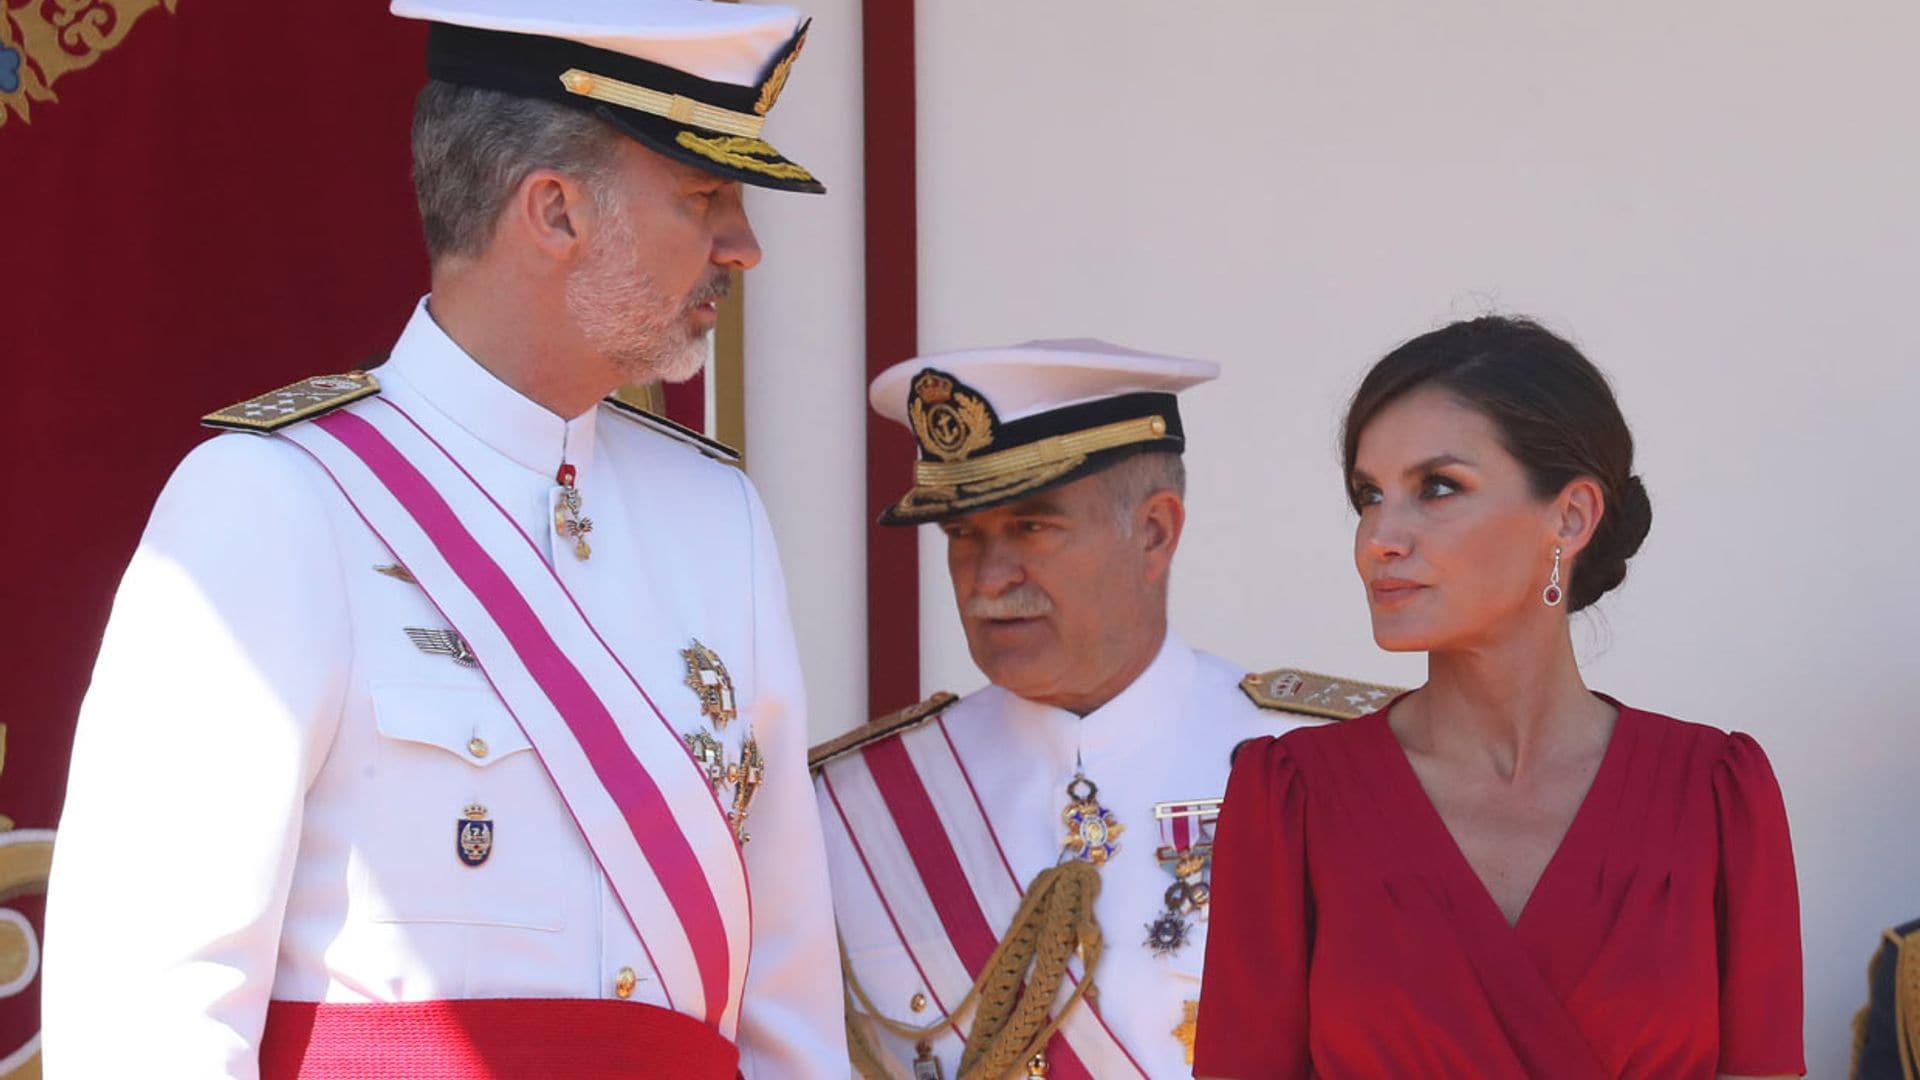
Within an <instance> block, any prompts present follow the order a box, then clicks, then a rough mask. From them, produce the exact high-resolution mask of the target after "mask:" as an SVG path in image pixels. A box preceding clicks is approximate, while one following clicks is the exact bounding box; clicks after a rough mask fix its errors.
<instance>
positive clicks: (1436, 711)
mask: <svg viewBox="0 0 1920 1080" xmlns="http://www.w3.org/2000/svg"><path fill="white" fill-rule="evenodd" d="M1525 629H1526V630H1527V631H1529V632H1526V633H1515V634H1512V635H1509V636H1507V637H1506V638H1503V639H1500V640H1496V641H1491V642H1486V643H1483V644H1480V645H1477V646H1474V647H1471V648H1463V649H1458V650H1444V651H1435V652H1432V653H1429V654H1428V656H1427V683H1426V685H1425V686H1423V687H1421V688H1420V690H1418V691H1417V692H1415V693H1414V694H1412V695H1409V696H1408V697H1407V698H1405V699H1403V700H1402V701H1401V703H1400V705H1398V706H1396V707H1395V708H1394V710H1393V716H1392V723H1393V728H1394V734H1395V735H1396V736H1397V737H1398V738H1399V739H1400V742H1401V744H1402V745H1403V746H1405V747H1407V749H1409V750H1411V751H1414V752H1416V753H1423V754H1432V755H1435V756H1437V757H1441V758H1446V759H1451V760H1456V761H1459V762H1461V763H1463V764H1467V765H1469V766H1478V767H1490V768H1492V769H1493V770H1494V771H1495V772H1496V773H1497V774H1499V775H1500V776H1501V777H1502V778H1503V779H1508V780H1511V779H1514V778H1516V777H1519V776H1521V775H1523V774H1526V773H1528V772H1530V771H1531V770H1532V769H1533V768H1535V767H1537V765H1539V764H1540V763H1543V762H1546V761H1551V760H1553V759H1555V758H1558V757H1560V756H1561V755H1562V754H1564V753H1568V752H1572V753H1586V752H1590V751H1592V750H1593V749H1595V748H1596V746H1598V747H1601V748H1604V746H1605V745H1606V741H1607V738H1608V736H1610V735H1611V734H1612V730H1613V724H1612V720H1613V716H1614V712H1615V710H1614V708H1613V707H1612V706H1611V705H1608V704H1607V703H1606V702H1604V701H1602V700H1600V699H1599V698H1596V697H1594V696H1593V694H1592V692H1591V691H1589V690H1588V689H1587V686H1586V683H1585V682H1584V681H1583V680H1582V679H1581V678H1580V665H1579V664H1578V662H1576V661H1575V659H1574V655H1573V635H1572V633H1571V632H1570V631H1569V629H1568V628H1567V624H1566V622H1565V621H1564V620H1561V619H1557V618H1556V619H1554V620H1553V625H1552V626H1551V627H1549V628H1547V629H1545V631H1544V632H1543V630H1542V628H1541V627H1538V626H1535V627H1527V628H1525Z"/></svg>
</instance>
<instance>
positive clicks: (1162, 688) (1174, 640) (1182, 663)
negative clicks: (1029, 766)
mask: <svg viewBox="0 0 1920 1080" xmlns="http://www.w3.org/2000/svg"><path fill="white" fill-rule="evenodd" d="M1198 662H1199V661H1198V660H1197V659H1196V658H1195V655H1194V651H1193V649H1192V647H1191V646H1189V645H1188V644H1187V643H1186V642H1185V641H1183V640H1181V638H1180V635H1178V634H1176V633H1174V632H1173V631H1172V630H1171V629H1169V630H1168V631H1167V636H1166V638H1165V639H1164V640H1163V641H1161V643H1160V651H1159V652H1158V653H1156V654H1155V655H1154V658H1153V662H1152V663H1150V664H1148V665H1147V667H1146V670H1145V671H1142V672H1141V673H1140V675H1139V676H1138V677H1137V678H1135V679H1134V680H1133V681H1132V682H1131V683H1128V684H1127V687H1126V689H1124V690H1122V691H1120V693H1118V694H1116V695H1115V696H1114V698H1113V700H1112V701H1109V702H1107V703H1106V704H1105V705H1102V706H1100V707H1099V708H1098V709H1095V710H1094V711H1092V712H1090V713H1088V714H1087V715H1085V716H1076V715H1075V714H1073V713H1071V712H1069V711H1067V710H1066V709H1060V708H1055V707H1054V706H1051V705H1042V704H1040V703H1039V702H1036V701H1028V700H1027V699H1025V698H1022V697H1016V696H1014V695H1013V694H1008V695H1007V701H1008V706H1009V708H1008V711H1009V712H1010V713H1012V714H1013V715H1012V716H1011V717H1009V719H1010V720H1011V721H1012V725H1011V726H1012V727H1013V728H1014V729H1016V730H1021V731H1028V732H1035V733H1038V732H1041V731H1045V732H1048V733H1050V735H1051V738H1049V740H1048V741H1049V742H1057V743H1060V744H1064V745H1065V746H1068V747H1077V748H1078V750H1079V752H1080V753H1081V754H1082V755H1083V756H1085V757H1088V758H1094V757H1100V756H1103V755H1104V754H1106V753H1115V752H1118V753H1125V752H1128V751H1130V750H1131V749H1133V748H1134V747H1136V746H1138V745H1139V740H1140V738H1141V733H1140V731H1139V729H1140V727H1141V725H1142V724H1143V723H1144V724H1146V725H1148V726H1150V727H1152V728H1155V729H1160V728H1171V727H1173V726H1174V725H1177V724H1178V723H1179V722H1180V720H1181V718H1182V717H1183V716H1185V715H1186V710H1187V708H1188V707H1189V706H1190V705H1191V704H1192V703H1191V701H1189V700H1188V699H1189V697H1190V696H1191V687H1192V683H1193V675H1194V668H1195V666H1196V665H1197V664H1198ZM1091 767H1092V766H1091V764H1089V768H1091Z"/></svg>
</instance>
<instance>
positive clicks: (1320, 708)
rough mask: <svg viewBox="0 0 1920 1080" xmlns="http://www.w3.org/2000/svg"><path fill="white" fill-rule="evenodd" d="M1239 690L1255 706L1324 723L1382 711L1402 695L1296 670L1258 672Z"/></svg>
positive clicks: (1394, 688)
mask: <svg viewBox="0 0 1920 1080" xmlns="http://www.w3.org/2000/svg"><path fill="white" fill-rule="evenodd" d="M1240 689H1241V691H1242V692H1244V693H1245V694H1246V695H1247V697H1248V698H1249V699H1250V700H1251V701H1252V702H1253V703H1254V704H1255V705H1258V706H1260V707H1261V708H1263V709H1272V710H1274V711H1276V712H1290V713H1300V714H1301V715H1304V716H1318V717H1321V718H1323V719H1327V720H1351V719H1353V718H1354V717H1356V716H1365V715H1367V714H1368V713H1370V712H1373V711H1374V710H1376V709H1381V708H1385V707H1386V704H1387V703H1388V702H1389V701H1392V700H1393V699H1394V698H1396V697H1398V696H1399V695H1401V694H1404V693H1406V691H1405V690H1403V689H1401V688H1400V687H1397V686H1384V685H1382V684H1380V683H1370V682H1361V681H1359V680H1358V679H1348V678H1343V677H1341V676H1338V675H1321V674H1319V673H1318V672H1313V671H1302V670H1300V669H1299V668H1274V669H1273V670H1272V671H1258V672H1254V673H1253V674H1250V675H1248V676H1247V677H1246V678H1244V679H1241V680H1240Z"/></svg>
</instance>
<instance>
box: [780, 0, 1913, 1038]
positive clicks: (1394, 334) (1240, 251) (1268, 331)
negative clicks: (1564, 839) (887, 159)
mask: <svg viewBox="0 0 1920 1080" xmlns="http://www.w3.org/2000/svg"><path fill="white" fill-rule="evenodd" d="M919 19H920V25H919V34H920V39H919V43H918V58H919V64H920V78H921V84H920V100H919V105H920V109H921V113H920V123H921V148H920V172H919V176H920V193H921V236H922V245H923V246H922V259H921V266H920V273H921V279H920V280H921V312H922V326H921V341H922V345H923V347H924V348H926V349H929V350H933V349H944V348H954V347H960V346H965V345H974V344H982V343H994V342H1005V341H1014V340H1020V339H1024V338H1029V337H1038V336H1066V335H1079V334H1092V335H1096V336H1100V337H1106V338H1109V339H1112V340H1117V341H1120V342H1123V343H1126V344H1130V345H1135V346H1139V347H1143V348H1152V349H1161V350H1166V351H1169V352H1174V353H1179V354H1186V355H1194V356H1202V357H1207V358H1211V359H1214V360H1218V361H1220V362H1221V363H1222V364H1223V365H1225V367H1226V375H1225V377H1224V378H1223V380H1222V381H1221V382H1220V383H1218V384H1215V385H1213V386H1210V387H1206V388H1202V389H1201V390H1198V391H1196V392H1194V393H1192V394H1190V395H1188V399H1187V401H1186V403H1185V405H1184V408H1185V409H1186V410H1187V418H1188V429H1189V431H1190V433H1191V441H1192V450H1191V453H1190V457H1189V465H1190V468H1191V471H1192V498H1191V509H1192V520H1191V526H1190V529H1191V531H1190V532H1189V534H1188V538H1187V541H1186V550H1185V551H1184V552H1183V556H1182V560H1181V566H1182V569H1181V571H1180V572H1179V575H1178V577H1177V578H1176V582H1177V584H1176V594H1177V595H1176V602H1175V609H1176V621H1177V624H1178V625H1179V626H1180V627H1181V628H1182V629H1183V631H1184V632H1185V633H1186V634H1187V636H1188V637H1189V638H1190V639H1192V640H1193V641H1194V642H1195V643H1196V644H1199V645H1201V646H1202V647H1207V648H1211V649H1213V650H1215V651H1218V652H1221V653H1223V654H1225V655H1227V656H1229V657H1232V658H1234V659H1236V660H1239V661H1241V662H1243V663H1246V664H1249V665H1253V666H1259V667H1268V666H1277V665H1280V664H1297V665H1302V666H1309V667H1315V668H1319V669H1322V670H1328V671H1335V672H1345V673H1349V674H1353V675H1358V676H1365V677H1370V678H1375V679H1381V680H1389V681H1397V682H1402V683H1413V682H1417V681H1418V680H1419V679H1420V677H1421V667H1420V665H1419V662H1418V661H1417V659H1415V658H1411V657H1406V656H1388V655H1385V654H1382V653H1380V652H1378V651H1377V650H1376V649H1375V648H1374V646H1373V645H1372V643H1371V640H1370V637H1369V635H1368V630H1367V620H1366V613H1365V610H1364V607H1363V602H1362V598H1361V594H1360V591H1359V589H1358V587H1357V586H1356V584H1355V581H1354V577H1353V572H1352V569H1351V564H1350V562H1349V558H1348V550H1349V545H1350V542H1351V528H1352V522H1351V518H1350V517H1349V515H1348V513H1347V511H1346V510H1345V507H1344V502H1343V500H1342V497H1341V485H1340V480H1339V476H1338V470H1337V463H1336V453H1335V448H1334V438H1335V425H1336V421H1337V417H1338V413H1339V410H1340V408H1341V405H1342V403H1343V401H1344V398H1345V396H1346V395H1347V393H1348V392H1349V391H1350V390H1351V389H1352V386H1353V385H1354V383H1355V382H1356V380H1357V379H1358V377H1359V375H1360V374H1361V372H1362V371H1363V370H1364V368H1365V367H1366V365H1368V364H1369V363H1370V362H1371V361H1372V360H1374V359H1376V358H1377V357H1378V356H1379V355H1380V354H1381V353H1382V352H1384V351H1385V350H1386V349H1387V348H1389V347H1391V346H1392V345H1393V344H1395V343H1396V342H1398V341H1400V340H1402V339H1404V338H1406V337H1409V336H1411V335H1413V334H1415V333H1418V332H1421V331H1424V330H1426V329H1429V328H1432V327H1434V326H1436V325H1438V324H1439V323H1441V322H1444V321H1446V320H1448V319H1450V318H1453V317H1456V316H1463V315H1472V314H1475V313H1478V312H1481V311H1483V310H1486V309H1495V310H1501V311H1518V312H1525V313H1531V314H1534V315H1537V316H1539V317H1541V318H1543V319H1544V320H1546V321H1547V322H1548V323H1549V324H1550V325H1552V326H1555V327H1557V328H1559V329H1561V330H1563V331H1565V332H1567V333H1570V334H1571V335H1572V336H1573V337H1574V338H1575V340H1576V341H1577V342H1579V343H1580V344H1581V345H1582V346H1583V347H1584V348H1585V349H1586V350H1587V351H1588V352H1589V354H1590V355H1591V356H1592V357H1593V358H1594V359H1595V360H1596V361H1597V362H1598V363H1599V364H1601V365H1602V366H1603V367H1604V368H1605V369H1606V370H1608V371H1609V372H1610V373H1611V374H1612V375H1613V377H1614V379H1615V381H1616V383H1617V385H1618V390H1619V393H1620V397H1621V400H1622V402H1623V404H1624V406H1625V408H1626V410H1627V413H1628V417H1629V419H1630V421H1631V422H1632V423H1633V425H1634V428H1635V431H1636V433H1637V434H1638V436H1639V439H1640V444H1641V458H1640V468H1641V471H1642V472H1643V474H1644V475H1645V477H1646V480H1647V484H1648V486H1649V488H1650V489H1651V491H1652V493H1653V498H1654V503H1655V508H1656V510H1655V516H1654V527H1653V532H1652V535H1651V537H1650V539H1649V541H1648V543H1647V546H1646V548H1645V550H1644V552H1643V553H1642V555H1641V557H1640V558H1638V559H1637V560H1635V562H1634V563H1633V567H1632V572H1631V575H1630V577H1629V580H1628V584H1627V585H1626V587H1625V588H1624V589H1623V590H1622V591H1620V592H1618V593H1616V594H1615V595H1614V596H1613V597H1611V598H1609V599H1608V600H1607V601H1606V602H1604V603H1603V605H1602V608H1603V609H1604V613H1603V616H1602V617H1601V620H1599V621H1595V620H1587V621H1588V623H1589V626H1588V628H1587V629H1583V630H1582V631H1581V632H1580V634H1579V639H1580V640H1582V641H1583V642H1584V643H1585V647H1584V648H1583V654H1584V656H1585V658H1586V659H1587V661H1588V662H1587V673H1588V676H1589V680H1590V681H1591V682H1592V683H1593V684H1594V685H1595V686H1597V687H1599V688H1602V689H1606V690H1610V691H1612V692H1614V693H1616V694H1618V695H1619V696H1621V697H1623V698H1625V699H1626V700H1628V701H1630V702H1633V703H1635V704H1639V705H1642V706H1645V707H1649V708H1654V709H1658V710H1662V711H1667V712H1671V713H1674V714H1677V715H1679V716H1682V717H1685V718H1689V719H1693V720H1699V721H1704V722H1707V723H1712V724H1716V725H1720V726H1724V727H1732V728H1740V729H1745V730H1747V731H1751V732H1753V733H1754V734H1755V735H1756V736H1758V737H1759V739H1760V740H1761V742H1762V743H1763V744H1764V745H1765V746H1766V748H1767V749H1768V750H1769V752H1770V753H1771V754H1772V756H1773V759H1774V762H1775V765H1776V768H1777V770H1778V772H1779V775H1780V779H1781V783H1782V786H1783V787H1784V789H1785V792H1786V797H1787V801H1788V805H1789V808H1790V811H1791V814H1792V819H1793V826H1794V832H1795V840H1796V847H1797V852H1798V857H1799V870H1800V877H1801V883H1802V884H1801V887H1802V894H1803V897H1804V915H1803V918H1804V925H1805V945H1806V951H1807V958H1808V965H1807V977H1808V978H1807V991H1808V1011H1807V1030H1808V1037H1809V1043H1808V1049H1809V1054H1810V1060H1809V1067H1810V1068H1811V1069H1812V1071H1813V1075H1816V1076H1838V1075H1843V1070H1844V1068H1845V1064H1844V1063H1845V1059H1846V1054H1847V1047H1848V1027H1847V1024H1848V1018H1849V1016H1850V1014H1851V1011H1852V1010H1853V1009H1854V1008H1855V1007H1856V1006H1857V1005H1858V1004H1859V1003H1860V1001H1861V1000H1862V998H1863V996H1864V980H1863V977H1862V972H1863V970H1864V965H1865V963H1866V959H1867V956H1868V953H1869V951H1870V950H1871V949H1872V947H1873V945H1874V940H1875V936H1876V934H1877V932H1878V930H1879V929H1880V928H1881V927H1883V926H1885V925H1888V924H1891V923H1893V922H1895V921H1896V920H1899V919H1902V918H1904V917H1910V916H1913V915H1916V914H1920V843H1916V842H1915V841H1914V840H1913V839H1912V830H1913V827H1914V824H1915V823H1916V822H1920V784H1916V783H1914V782H1913V780H1912V777H1913V776H1914V775H1915V773H1914V770H1915V768H1916V764H1917V763H1920V722H1917V721H1916V718H1915V716H1914V715H1913V714H1914V713H1916V712H1920V706H1917V705H1916V703H1915V698H1916V694H1917V693H1920V674H1917V673H1916V671H1915V668H1916V665H1915V664H1914V663H1913V662H1912V661H1911V660H1910V659H1909V657H1910V655H1911V653H1912V649H1913V646H1912V644H1911V642H1912V638H1911V636H1910V628H1911V625H1912V621H1913V620H1912V617H1911V614H1910V612H1911V610H1912V607H1913V604H1914V602H1915V600H1916V599H1917V598H1920V555H1916V553H1915V537H1916V535H1920V502H1916V500H1915V499H1914V497H1913V496H1912V494H1911V490H1912V488H1913V485H1914V477H1913V470H1914V469H1915V468H1916V467H1917V466H1920V455H1916V453H1915V450H1914V443H1913V437H1912V433H1913V431H1914V429H1915V427H1916V425H1915V422H1914V409H1915V407H1916V405H1917V404H1920V332H1916V330H1915V328H1914V325H1915V324H1914V323H1913V321H1912V319H1911V318H1910V316H1909V314H1908V313H1909V312H1910V311H1911V307H1910V305H1911V304H1912V303H1913V302H1914V298H1915V297H1916V295H1920V288H1916V286H1920V269H1916V251H1920V139H1916V137H1915V133H1916V130H1920V66H1916V65H1915V63H1914V62H1913V57H1914V56H1915V55H1916V54H1917V53H1920V9H1916V8H1915V7H1914V6H1913V5H1911V4H1910V3H1906V2H1903V0H1874V2H1864V0H1860V2H1856V0H1839V2H1835V3H1828V4H1820V5H1806V4H1795V3H1787V2H1785V0H1759V2H1753V0H1748V2H1740V3H1733V2H1725V0H1700V2H1694V3H1686V4H1672V3H1656V2H1653V0H1627V2H1624V3H1618V4H1594V3H1577V4H1576V3H1571V2H1567V0H1549V2H1542V0H1526V2H1522V0H1508V2H1504V3H1496V2H1485V0H1483V2H1458V3H1452V4H1444V5H1442V4H1426V3H1414V2H1410V0H1408V2H1394V3H1386V2H1381V0H1314V2H1311V3H1307V2H1294V3H1287V4H1274V3H1271V2H1258V0H1212V2H1209V3H1205V4H1167V3H1163V2H1155V0H1050V2H1048V3H1044V4H1035V3H1031V2H1021V3H1011V2H1007V0H972V2H969V3H964V4H962V3H921V4H920V5H919ZM848 392H849V394H851V393H852V389H851V385H849V389H848ZM783 524H784V523H783ZM929 531H930V530H929ZM927 539H928V541H929V543H928V546H926V547H924V548H923V552H925V553H926V554H927V556H928V558H926V559H925V560H923V561H924V564H925V567H924V574H923V595H924V598H925V608H924V616H923V618H924V623H925V630H926V633H925V649H926V659H925V665H924V670H925V672H926V685H927V688H928V689H933V688H950V689H956V690H961V689H968V688H971V687H972V686H974V685H977V684H978V682H979V681H980V679H979V676H978V674H977V672H976V671H975V670H974V669H973V668H972V666H971V665H970V664H969V663H967V661H966V654H965V647H964V644H963V641H962V639H961V636H960V632H959V627H958V624H957V622H956V620H955V619H954V618H953V615H952V610H951V609H952V600H951V597H950V595H949V593H948V592H947V587H946V583H945V580H944V573H945V572H944V568H943V564H942V562H941V560H940V558H939V547H938V544H939V541H938V538H937V537H931V536H930V537H928V538H927ZM811 554H812V553H811V552H810V553H809V557H811ZM795 561H796V560H795V556H794V553H793V551H792V550H791V549H790V550H789V556H788V562H789V566H790V567H792V566H794V565H795ZM811 674H812V675H813V677H814V678H815V679H816V680H819V679H821V678H822V677H823V676H825V677H827V678H834V677H836V676H834V675H832V674H830V673H825V672H822V671H820V670H819V669H818V668H815V669H814V670H813V671H812V672H811Z"/></svg>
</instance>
